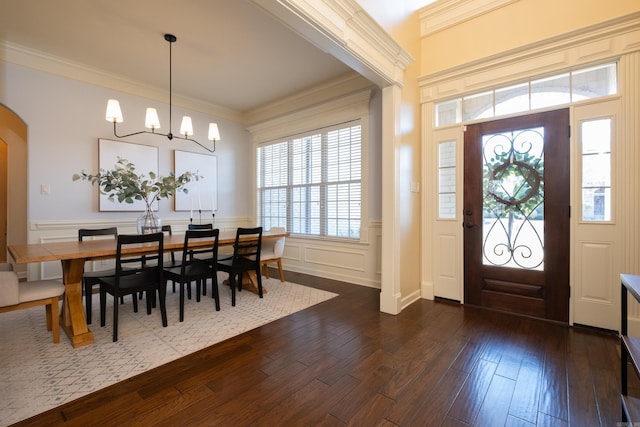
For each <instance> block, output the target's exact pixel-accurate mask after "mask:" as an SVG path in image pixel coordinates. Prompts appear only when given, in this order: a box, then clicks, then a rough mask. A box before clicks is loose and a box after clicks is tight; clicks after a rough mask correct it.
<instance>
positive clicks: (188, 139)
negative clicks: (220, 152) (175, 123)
mask: <svg viewBox="0 0 640 427" xmlns="http://www.w3.org/2000/svg"><path fill="white" fill-rule="evenodd" d="M173 137H174V138H178V139H184V140H185V141H191V142H195V143H196V144H198V145H199V146H200V147H202V148H204V149H205V150H207V151H208V152H210V153H215V151H216V141H215V139H214V140H213V150H212V149H210V148H209V147H206V146H204V145H202V144H200V143H199V142H198V141H196V140H195V139H191V138H185V137H184V136H177V135H173Z"/></svg>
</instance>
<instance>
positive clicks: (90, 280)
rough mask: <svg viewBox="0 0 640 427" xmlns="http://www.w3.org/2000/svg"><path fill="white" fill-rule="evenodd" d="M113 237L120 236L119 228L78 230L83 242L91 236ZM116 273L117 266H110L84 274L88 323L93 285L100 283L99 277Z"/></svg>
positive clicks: (83, 284)
mask: <svg viewBox="0 0 640 427" xmlns="http://www.w3.org/2000/svg"><path fill="white" fill-rule="evenodd" d="M98 236H99V237H105V238H108V237H111V238H113V239H117V238H118V228H117V227H108V228H80V229H79V230H78V241H80V242H82V241H84V240H85V239H86V238H89V237H98ZM114 274H116V270H115V268H109V269H106V270H97V271H85V272H84V273H83V274H82V286H83V289H84V300H85V303H84V305H85V310H86V317H87V323H88V324H91V305H92V304H91V298H92V295H93V287H94V286H97V285H98V279H100V278H101V277H109V276H113V275H114Z"/></svg>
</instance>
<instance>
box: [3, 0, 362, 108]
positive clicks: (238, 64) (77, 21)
mask: <svg viewBox="0 0 640 427" xmlns="http://www.w3.org/2000/svg"><path fill="white" fill-rule="evenodd" d="M0 11H1V13H0V42H10V43H12V44H16V45H19V46H22V47H26V48H30V49H34V50H37V51H41V52H45V53H46V54H48V55H52V56H55V57H59V58H63V59H65V60H68V61H71V62H73V63H79V64H83V65H85V66H88V67H90V68H95V69H98V70H102V71H103V72H106V73H109V74H113V75H115V76H119V77H123V78H125V79H129V80H133V81H137V82H143V83H144V84H146V85H151V86H155V87H160V88H166V90H167V93H168V91H169V43H168V42H167V41H165V39H164V34H165V33H171V34H174V35H175V36H176V37H177V42H176V43H174V44H173V45H172V57H173V78H172V80H173V92H174V94H179V95H181V96H185V97H189V98H193V99H196V100H200V101H203V102H206V103H211V104H214V105H217V106H221V107H226V108H229V109H232V110H235V111H237V112H240V113H244V112H248V111H251V110H252V109H254V108H257V107H259V106H262V105H265V104H267V103H269V102H271V101H274V100H277V99H280V98H283V97H285V96H288V95H291V94H293V93H296V92H298V91H300V90H303V89H306V88H309V87H312V86H315V85H317V84H318V83H321V82H324V81H327V80H330V79H333V78H335V77H338V76H341V75H344V74H346V73H348V72H350V71H351V69H350V68H349V67H347V66H346V65H344V64H343V63H342V62H340V61H338V60H337V59H335V58H334V57H333V56H331V55H329V54H327V53H324V52H323V51H321V50H320V49H318V48H316V47H315V46H313V45H312V44H310V43H309V42H307V41H306V40H304V39H303V38H301V37H300V36H298V35H297V34H295V33H294V32H293V31H291V30H289V29H288V28H286V27H285V26H283V25H282V24H281V23H279V22H278V21H276V20H275V19H274V18H273V17H271V16H270V15H268V14H267V13H266V12H264V11H263V10H262V9H260V8H259V7H258V6H256V5H255V4H254V3H252V2H251V1H249V0H181V1H176V0H171V1H169V0H90V1H87V0H46V1H43V0H0ZM0 48H1V44H0Z"/></svg>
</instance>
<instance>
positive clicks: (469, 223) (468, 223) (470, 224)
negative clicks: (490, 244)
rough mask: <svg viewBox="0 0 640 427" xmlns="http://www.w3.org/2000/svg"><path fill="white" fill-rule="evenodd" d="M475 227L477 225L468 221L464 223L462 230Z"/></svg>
mask: <svg viewBox="0 0 640 427" xmlns="http://www.w3.org/2000/svg"><path fill="white" fill-rule="evenodd" d="M475 226H476V225H475V224H474V223H472V222H470V221H467V222H464V221H462V228H473V227H475Z"/></svg>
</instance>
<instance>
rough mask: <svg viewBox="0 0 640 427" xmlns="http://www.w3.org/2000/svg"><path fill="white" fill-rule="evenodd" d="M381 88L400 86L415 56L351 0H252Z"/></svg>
mask: <svg viewBox="0 0 640 427" xmlns="http://www.w3.org/2000/svg"><path fill="white" fill-rule="evenodd" d="M251 1H252V2H253V3H255V4H256V5H257V6H259V7H261V8H263V9H264V10H265V11H266V12H268V13H269V14H271V15H272V16H274V18H275V19H278V20H279V21H280V22H282V23H283V25H285V26H287V27H288V28H290V29H291V30H292V31H294V32H296V33H297V34H298V35H300V36H301V37H303V38H305V39H306V40H307V41H309V42H310V43H312V44H314V45H315V46H316V47H318V48H319V49H321V50H322V51H324V52H327V53H329V54H331V55H333V56H335V57H336V58H338V59H339V60H341V61H342V62H344V63H345V64H347V65H348V66H350V67H351V68H353V69H354V70H355V71H356V72H358V73H360V74H361V75H363V76H364V77H366V78H367V79H369V80H371V81H372V82H374V83H375V84H377V85H378V86H380V87H384V86H388V85H400V86H401V85H402V79H403V75H404V70H405V69H406V68H407V66H408V65H409V64H410V63H412V62H413V61H414V59H413V58H412V57H411V55H409V53H408V52H407V51H405V50H404V49H403V48H402V46H400V44H398V43H397V42H396V41H395V40H394V39H393V38H392V37H391V36H390V35H389V34H388V33H387V32H386V31H385V30H384V29H383V28H382V27H381V26H380V24H378V23H377V22H376V21H375V20H374V19H373V18H372V17H371V16H370V15H369V14H368V13H367V12H366V11H365V10H364V9H363V8H362V6H360V5H359V4H358V3H357V2H356V1H354V0H279V1H276V2H274V1H273V0H251Z"/></svg>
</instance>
